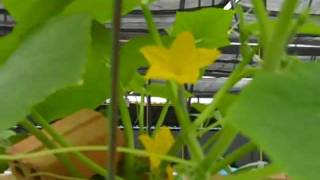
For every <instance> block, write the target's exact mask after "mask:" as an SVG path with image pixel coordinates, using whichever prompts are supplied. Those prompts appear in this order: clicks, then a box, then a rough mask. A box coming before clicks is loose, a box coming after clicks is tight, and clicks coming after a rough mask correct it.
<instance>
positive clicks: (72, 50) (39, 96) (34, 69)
mask: <svg viewBox="0 0 320 180" xmlns="http://www.w3.org/2000/svg"><path fill="white" fill-rule="evenodd" d="M90 27H91V19H90V18H89V17H88V16H84V15H76V16H70V17H64V18H56V19H52V20H50V21H48V22H47V23H46V24H45V25H44V26H43V27H42V28H40V29H39V30H38V31H35V32H34V33H33V34H32V35H30V36H29V37H28V38H27V39H26V40H25V41H24V42H23V43H22V44H21V46H20V47H19V48H18V49H17V50H16V51H15V52H14V53H13V54H12V56H11V57H10V58H9V59H8V61H7V62H6V63H4V64H3V66H2V67H1V68H0V99H1V104H0V117H1V121H0V130H2V129H6V128H9V127H11V126H12V125H14V124H15V123H17V122H19V121H21V120H23V119H24V118H25V117H26V116H27V115H28V113H29V111H30V109H31V108H32V107H33V106H34V105H35V104H38V103H40V102H42V101H43V100H44V99H45V98H46V97H47V96H49V95H51V94H53V93H55V92H56V91H57V90H60V89H62V88H65V87H67V86H70V85H72V84H77V83H82V75H83V73H84V71H85V64H86V62H87V56H88V49H89V46H90V40H91V38H90Z"/></svg>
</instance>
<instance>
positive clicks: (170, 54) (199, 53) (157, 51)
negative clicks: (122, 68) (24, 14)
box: [141, 32, 220, 84]
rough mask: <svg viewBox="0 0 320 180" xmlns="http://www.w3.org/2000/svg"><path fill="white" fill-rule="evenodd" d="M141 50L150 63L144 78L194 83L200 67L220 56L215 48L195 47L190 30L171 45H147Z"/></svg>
mask: <svg viewBox="0 0 320 180" xmlns="http://www.w3.org/2000/svg"><path fill="white" fill-rule="evenodd" d="M141 52H142V53H143V55H144V56H145V58H146V59H147V60H148V61H149V63H150V68H149V70H148V72H147V75H146V78H148V79H160V80H174V81H177V82H179V83H180V84H183V83H196V81H197V80H198V78H199V71H200V69H201V68H203V67H205V66H208V65H210V64H212V63H213V62H214V60H215V59H217V58H218V57H219V56H220V52H219V51H218V50H216V49H205V48H196V46H195V40H194V38H193V36H192V34H191V33H190V32H183V33H181V34H179V36H178V37H177V38H176V39H175V41H174V42H173V43H172V45H171V47H170V48H169V49H168V48H165V47H163V46H147V47H144V48H142V49H141Z"/></svg>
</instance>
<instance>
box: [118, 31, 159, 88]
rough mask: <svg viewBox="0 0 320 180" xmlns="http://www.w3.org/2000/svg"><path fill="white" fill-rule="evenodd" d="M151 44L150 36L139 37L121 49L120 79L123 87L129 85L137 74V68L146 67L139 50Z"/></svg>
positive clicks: (146, 64)
mask: <svg viewBox="0 0 320 180" xmlns="http://www.w3.org/2000/svg"><path fill="white" fill-rule="evenodd" d="M153 44H154V43H153V41H152V39H151V38H150V36H140V37H137V38H133V39H131V40H130V41H129V42H127V43H126V44H124V45H123V46H122V47H121V51H120V53H121V60H120V68H121V72H120V78H121V82H122V84H123V86H125V87H126V86H127V85H128V84H129V83H130V81H131V80H132V78H133V77H134V76H133V74H134V73H135V72H137V69H138V68H140V67H147V66H148V63H147V61H146V60H145V58H144V57H143V55H142V53H141V52H140V49H141V48H142V47H144V46H147V45H153Z"/></svg>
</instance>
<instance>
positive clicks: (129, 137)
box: [119, 92, 135, 175]
mask: <svg viewBox="0 0 320 180" xmlns="http://www.w3.org/2000/svg"><path fill="white" fill-rule="evenodd" d="M120 94H123V92H122V93H120ZM119 98H120V99H119V101H120V102H119V105H120V107H119V108H120V115H121V121H122V124H123V126H124V136H125V140H126V141H125V142H126V145H127V147H128V148H132V149H134V148H135V144H134V132H133V129H132V121H131V118H130V114H129V111H128V107H127V104H126V101H125V100H124V98H123V97H122V96H121V97H119ZM134 167H135V162H134V156H133V155H131V154H127V155H126V157H125V166H124V169H125V172H126V175H130V174H132V171H133V170H134Z"/></svg>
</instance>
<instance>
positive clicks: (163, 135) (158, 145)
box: [139, 127, 174, 169]
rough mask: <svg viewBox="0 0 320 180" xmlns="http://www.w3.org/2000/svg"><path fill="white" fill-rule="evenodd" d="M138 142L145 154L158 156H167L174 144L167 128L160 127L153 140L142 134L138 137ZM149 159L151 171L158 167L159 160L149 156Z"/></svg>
mask: <svg viewBox="0 0 320 180" xmlns="http://www.w3.org/2000/svg"><path fill="white" fill-rule="evenodd" d="M139 140H140V141H141V142H142V144H143V146H144V147H145V149H146V151H147V152H149V153H154V154H160V155H165V154H167V153H168V152H169V150H170V148H171V146H172V145H173V143H174V138H173V136H172V134H171V131H170V129H169V128H167V127H161V128H160V129H159V131H158V132H157V133H156V134H155V137H154V138H151V137H150V136H149V135H147V134H142V135H140V136H139ZM149 159H150V166H151V169H155V168H158V167H159V165H160V162H161V160H160V159H159V158H158V157H152V156H151V157H150V158H149Z"/></svg>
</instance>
